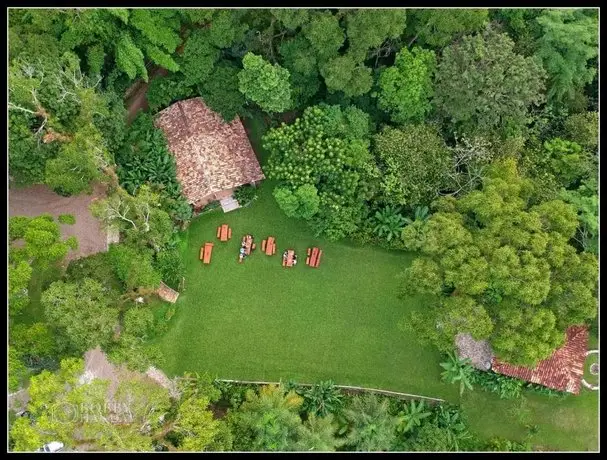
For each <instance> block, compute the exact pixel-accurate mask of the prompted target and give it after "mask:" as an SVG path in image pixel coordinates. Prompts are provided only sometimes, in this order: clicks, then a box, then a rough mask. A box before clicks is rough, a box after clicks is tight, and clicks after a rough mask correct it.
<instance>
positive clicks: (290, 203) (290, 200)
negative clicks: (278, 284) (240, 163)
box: [263, 105, 377, 239]
mask: <svg viewBox="0 0 607 460" xmlns="http://www.w3.org/2000/svg"><path fill="white" fill-rule="evenodd" d="M368 135H369V120H368V116H367V115H366V114H365V113H364V112H362V111H360V110H357V109H355V108H353V107H350V108H346V109H345V110H342V109H341V108H340V107H339V106H326V105H322V106H313V107H308V108H307V109H306V110H305V111H304V114H303V116H302V117H300V118H298V119H297V120H295V122H294V123H292V124H291V125H287V126H281V127H279V128H274V129H272V130H270V131H269V132H268V133H267V134H266V135H265V136H264V138H263V143H264V147H265V148H266V149H267V150H268V151H269V152H270V154H271V157H270V160H269V164H268V167H267V173H268V177H270V178H272V179H277V180H279V181H280V182H279V184H278V189H277V191H276V193H275V197H276V198H277V201H278V202H279V204H280V205H281V207H283V209H284V210H285V212H287V213H289V214H290V215H298V216H301V217H308V218H309V217H311V219H310V218H309V222H310V223H311V225H312V226H313V227H314V228H315V230H316V232H317V233H318V234H321V233H324V234H325V235H327V236H328V237H329V238H333V239H339V238H343V237H344V236H345V235H346V234H349V233H352V232H353V231H354V230H355V229H356V226H357V224H358V223H359V222H360V220H361V219H362V216H363V213H362V211H363V209H362V207H361V206H362V199H364V197H370V195H372V194H373V191H374V187H375V184H374V178H376V177H377V171H376V166H375V164H374V162H373V159H372V157H371V155H370V154H369V151H368ZM314 189H315V190H316V193H314ZM315 194H316V195H317V198H318V207H317V198H316V197H315ZM315 211H317V212H315Z"/></svg>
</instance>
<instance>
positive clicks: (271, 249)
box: [261, 236, 276, 256]
mask: <svg viewBox="0 0 607 460" xmlns="http://www.w3.org/2000/svg"><path fill="white" fill-rule="evenodd" d="M261 250H262V251H263V252H265V253H266V255H268V256H271V255H274V254H275V253H276V239H275V238H274V237H273V236H268V239H267V240H263V241H262V242H261Z"/></svg>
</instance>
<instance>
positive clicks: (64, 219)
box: [57, 214, 76, 225]
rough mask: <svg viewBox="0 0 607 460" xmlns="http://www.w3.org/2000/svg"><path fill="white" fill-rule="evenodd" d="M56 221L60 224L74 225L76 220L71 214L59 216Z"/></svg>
mask: <svg viewBox="0 0 607 460" xmlns="http://www.w3.org/2000/svg"><path fill="white" fill-rule="evenodd" d="M57 220H58V221H59V223H60V224H67V225H74V224H75V223H76V218H75V217H74V215H73V214H60V215H59V217H58V218H57Z"/></svg>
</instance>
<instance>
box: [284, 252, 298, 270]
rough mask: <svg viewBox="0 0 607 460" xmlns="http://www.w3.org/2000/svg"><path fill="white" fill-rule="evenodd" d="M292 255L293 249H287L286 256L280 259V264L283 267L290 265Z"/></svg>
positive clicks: (291, 264)
mask: <svg viewBox="0 0 607 460" xmlns="http://www.w3.org/2000/svg"><path fill="white" fill-rule="evenodd" d="M294 255H295V251H294V250H293V249H289V250H288V251H287V257H286V258H283V259H282V266H283V267H292V266H293V256H294Z"/></svg>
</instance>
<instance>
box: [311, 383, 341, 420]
mask: <svg viewBox="0 0 607 460" xmlns="http://www.w3.org/2000/svg"><path fill="white" fill-rule="evenodd" d="M303 397H304V405H303V408H304V410H305V411H306V412H310V413H314V414H316V415H320V416H321V417H324V416H326V415H327V414H329V413H335V412H339V410H340V409H341V408H342V406H343V395H342V394H341V391H340V390H339V388H337V387H336V386H335V384H334V383H333V381H332V380H326V381H323V382H319V383H317V384H316V385H314V386H312V387H310V388H309V389H308V390H307V391H306V392H305V393H304V395H303Z"/></svg>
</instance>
